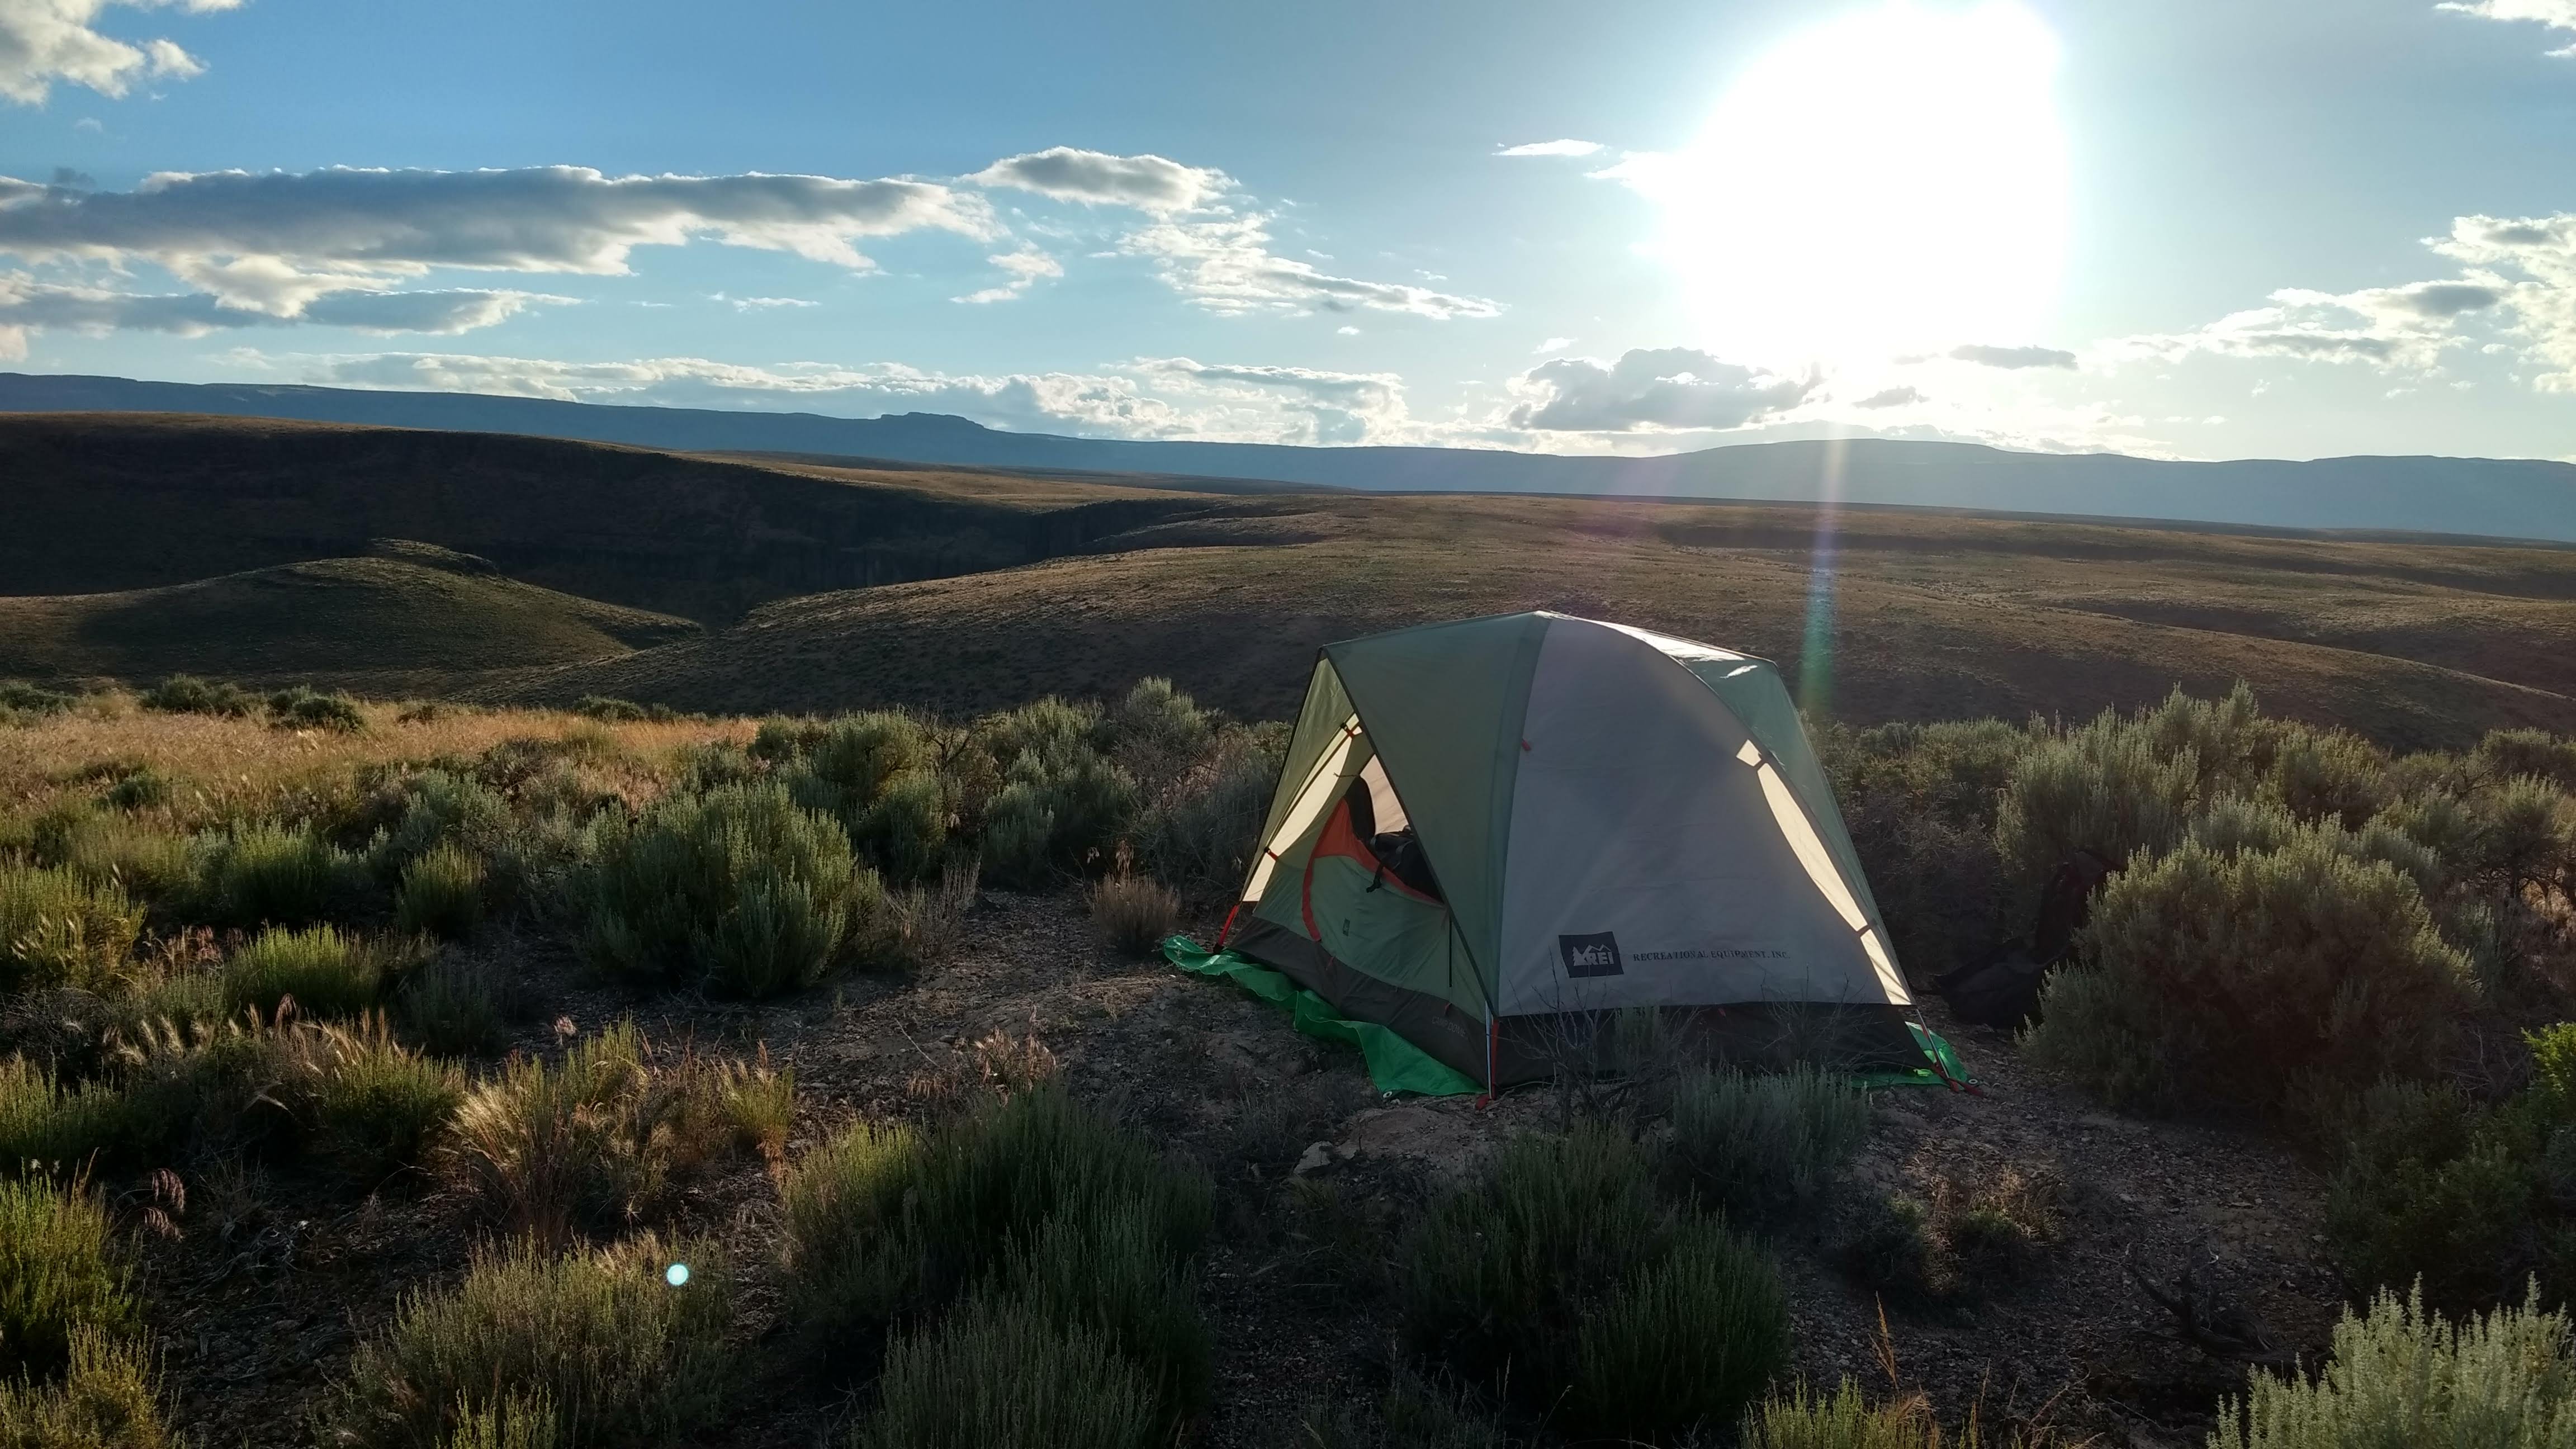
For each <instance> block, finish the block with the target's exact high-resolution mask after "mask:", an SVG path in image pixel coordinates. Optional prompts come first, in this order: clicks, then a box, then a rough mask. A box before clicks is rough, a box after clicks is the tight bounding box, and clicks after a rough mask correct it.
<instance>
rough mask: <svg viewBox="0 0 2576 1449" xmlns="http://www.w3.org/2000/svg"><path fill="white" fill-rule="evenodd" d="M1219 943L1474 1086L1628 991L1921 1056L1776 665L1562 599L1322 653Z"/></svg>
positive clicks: (1624, 999) (1763, 1032) (1904, 995)
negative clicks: (1584, 614) (1576, 613)
mask: <svg viewBox="0 0 2576 1449" xmlns="http://www.w3.org/2000/svg"><path fill="white" fill-rule="evenodd" d="M1223 944H1224V945H1225V946H1226V947H1228V948H1230V949H1231V950H1232V951H1234V952H1236V953H1238V954H1239V955H1242V956H1247V957H1251V958H1253V959H1255V960H1258V961H1261V962H1264V963H1266V964H1268V965H1270V966H1273V967H1275V968H1277V969H1278V970H1279V971H1281V972H1283V973H1284V974H1286V975H1287V976H1288V977H1289V978H1290V980H1292V981H1294V982H1295V983H1296V984H1297V985H1299V986H1302V987H1305V988H1306V989H1308V990H1311V991H1313V992H1314V993H1316V994H1317V995H1318V996H1321V997H1322V998H1323V999H1324V1001H1325V1002H1327V1003H1329V1004H1330V1005H1331V1006H1332V1007H1333V1008H1334V1009H1335V1010H1336V1011H1338V1012H1340V1013H1341V1014H1342V1015H1343V1016H1344V1017H1346V1018H1349V1019H1351V1020H1355V1021H1360V1022H1372V1023H1377V1024H1381V1025H1384V1026H1387V1027H1390V1028H1392V1029H1394V1030H1395V1031H1396V1032H1397V1033H1399V1034H1400V1035H1402V1036H1403V1037H1404V1038H1405V1039H1406V1040H1408V1041H1410V1042H1411V1043H1413V1044H1414V1045H1415V1046H1417V1047H1419V1048H1421V1049H1422V1050H1423V1051H1424V1052H1426V1053H1428V1054H1430V1055H1431V1056H1433V1057H1435V1058H1437V1059H1438V1060H1440V1061H1442V1062H1445V1063H1447V1064H1448V1065H1449V1066H1450V1067H1452V1068H1455V1069H1456V1070H1458V1071H1459V1072H1461V1073H1464V1074H1465V1075H1466V1076H1468V1077H1470V1078H1472V1079H1474V1080H1475V1081H1477V1082H1480V1083H1483V1084H1484V1085H1485V1086H1486V1087H1487V1088H1488V1089H1491V1088H1494V1087H1499V1086H1506V1085H1509V1084H1511V1083H1513V1082H1516V1081H1526V1080H1531V1079H1534V1078H1538V1077H1543V1076H1546V1075H1548V1074H1549V1072H1550V1071H1552V1070H1553V1069H1554V1068H1555V1066H1556V1065H1557V1064H1559V1063H1561V1062H1562V1061H1564V1060H1565V1052H1566V1049H1567V1046H1568V1043H1570V1042H1573V1043H1579V1042H1583V1041H1587V1040H1589V1039H1590V1033H1591V1031H1592V1028H1593V1026H1594V1025H1595V1024H1597V1023H1598V1022H1600V1021H1602V1020H1604V1019H1607V1017H1606V1014H1607V1013H1611V1012H1615V1011H1618V1010H1620V1009H1624V1008H1630V1007H1667V1008H1683V1009H1687V1014H1688V1017H1689V1019H1690V1020H1692V1021H1693V1022H1696V1023H1700V1024H1702V1025H1704V1026H1707V1027H1709V1028H1711V1029H1712V1030H1715V1031H1717V1032H1719V1033H1720V1034H1723V1035H1727V1036H1731V1037H1735V1038H1747V1037H1752V1038H1760V1037H1766V1036H1767V1037H1768V1038H1770V1039H1772V1040H1774V1041H1776V1040H1777V1039H1778V1038H1779V1037H1780V1036H1781V1035H1782V1034H1783V1033H1784V1032H1786V1031H1788V1030H1789V1029H1790V1024H1791V1023H1795V1024H1796V1029H1797V1030H1799V1031H1800V1032H1812V1031H1814V1030H1815V1029H1816V1028H1817V1027H1818V1024H1819V1023H1823V1024H1826V1025H1827V1027H1828V1029H1829V1030H1830V1031H1831V1032H1832V1038H1833V1045H1834V1047H1835V1049H1836V1051H1837V1053H1838V1054H1839V1055H1841V1056H1843V1057H1844V1059H1845V1060H1846V1061H1847V1062H1850V1063H1851V1064H1854V1065H1866V1066H1870V1067H1878V1068H1886V1069H1895V1070H1907V1069H1922V1068H1926V1067H1928V1066H1931V1065H1932V1063H1931V1062H1930V1061H1929V1060H1928V1059H1927V1058H1926V1056H1925V1055H1924V1052H1923V1050H1922V1048H1921V1047H1920V1046H1918V1045H1917V1043H1916V1040H1915V1037H1914V1035H1913V1033H1912V1032H1911V1031H1909V1030H1908V1027H1907V1020H1906V1018H1907V1016H1908V1015H1910V1012H1911V1008H1912V1004H1913V998H1912V996H1911V995H1910V994H1909V993H1908V991H1907V989H1906V984H1905V977H1904V974H1903V973H1902V972H1901V971H1899V970H1898V969H1897V965H1896V958H1895V954H1894V952H1893V951H1892V950H1891V948H1890V947H1889V945H1888V939H1887V928H1886V926H1885V924H1884V923H1883V922H1881V920H1880V919H1879V914H1878V907H1877V905H1876V903H1875V902H1873V901H1872V900H1871V899H1870V893H1869V884H1868V882H1867V881H1866V880H1864V879H1863V878H1862V874H1861V868H1860V861H1859V859H1858V857H1857V856H1856V855H1855V854H1854V853H1853V851H1852V845H1851V838H1850V836H1849V835H1848V834H1847V833H1846V832H1845V831H1844V829H1843V822H1842V817H1841V815H1840V813H1839V812H1838V811H1836V809H1835V808H1834V799H1833V792H1832V790H1831V788H1830V787H1829V786H1828V785H1827V783H1826V781H1825V775H1824V771H1823V770H1822V769H1821V768H1820V767H1819V766H1818V764H1817V762H1816V756H1815V751H1814V749H1813V748H1812V747H1811V746H1810V745H1809V744H1808V741H1807V735H1806V730H1805V728H1804V727H1803V726H1802V725H1801V724H1800V722H1799V719H1798V712H1797V709H1796V706H1795V705H1793V704H1792V703H1791V702H1790V699H1789V694H1788V691H1787V690H1786V689H1785V688H1783V687H1782V685H1781V682H1780V677H1779V673H1778V671H1776V670H1775V669H1774V668H1773V667H1772V666H1771V665H1770V664H1769V663H1768V662H1766V661H1764V660H1760V659H1756V658H1753V657H1752V656H1750V655H1746V654H1739V653H1735V652H1733V651H1731V650H1726V649H1717V648H1712V647H1710V646H1708V645H1705V644H1695V643H1692V642H1690V641H1689V640H1685V639H1675V638H1670V637H1668V636H1665V635H1661V634H1653V633H1649V632H1647V631H1645V630H1643V629H1633V628H1629V627H1626V626H1624V625H1619V624H1605V623H1600V622H1597V621H1595V620H1590V619H1577V618H1571V617H1569V616H1566V615H1563V614H1551V613H1533V614H1510V615H1504V616H1501V617H1497V618H1489V619H1469V620H1465V621H1462V622H1458V623H1450V624H1432V625H1426V626H1423V627H1420V628H1412V629H1399V630H1395V631H1393V632H1391V633H1385V634H1375V635H1371V636H1369V637H1367V638H1363V639H1353V640H1350V641H1347V642H1345V643H1340V644H1333V645H1329V646H1327V647H1326V648H1325V649H1324V651H1323V654H1322V657H1321V658H1320V659H1318V660H1317V661H1316V664H1315V673H1314V678H1313V680H1312V682H1311V683H1309V685H1308V686H1307V690H1306V702H1305V706H1304V708H1303V709H1302V710H1301V711H1300V713H1299V716H1298V720H1297V730H1296V734H1295V735H1294V736H1293V737H1292V738H1291V740H1290V742H1289V746H1288V755H1287V760H1286V764H1285V767H1284V769H1283V770H1282V771H1281V774H1280V779H1279V787H1278V790H1277V791H1276V793H1275V794H1274V796H1273V798H1272V800H1271V803H1270V812H1269V816H1268V819H1267V821H1266V822H1265V824H1264V825H1263V828H1262V834H1261V846H1260V849H1259V851H1258V852H1257V853H1256V854H1255V856H1254V859H1253V866H1252V871H1251V874H1250V878H1249V879H1248V880H1246V881H1245V883H1244V887H1243V890H1242V892H1241V898H1240V901H1239V903H1238V904H1237V906H1236V907H1235V909H1234V912H1233V914H1232V915H1231V916H1230V917H1229V918H1228V922H1227V934H1226V936H1225V938H1224V941H1223ZM1818 1008H1822V1010H1819V1009H1818ZM1810 1040H1811V1041H1812V1038H1810Z"/></svg>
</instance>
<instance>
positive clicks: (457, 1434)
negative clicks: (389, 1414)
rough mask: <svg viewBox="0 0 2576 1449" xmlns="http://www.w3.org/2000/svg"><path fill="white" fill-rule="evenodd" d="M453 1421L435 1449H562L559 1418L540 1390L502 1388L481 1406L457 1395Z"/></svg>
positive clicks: (464, 1396)
mask: <svg viewBox="0 0 2576 1449" xmlns="http://www.w3.org/2000/svg"><path fill="white" fill-rule="evenodd" d="M454 1422H455V1424H456V1428H455V1429H454V1431H452V1432H451V1433H449V1434H448V1436H447V1437H446V1438H444V1439H442V1440H440V1441H439V1443H438V1449H563V1446H564V1442H565V1440H564V1432H563V1420H562V1416H561V1415H558V1414H557V1413H556V1412H555V1406H554V1400H552V1399H550V1398H548V1397H547V1396H546V1395H545V1394H544V1393H543V1392H542V1391H540V1392H537V1393H533V1394H522V1393H519V1392H517V1391H515V1390H511V1389H503V1390H502V1391H501V1393H500V1396H499V1397H498V1398H495V1399H489V1400H486V1401H485V1402H484V1403H483V1404H481V1405H480V1406H477V1405H476V1404H475V1403H474V1401H473V1398H472V1396H471V1395H463V1394H460V1395H459V1396H458V1400H457V1406H456V1417H455V1420H454Z"/></svg>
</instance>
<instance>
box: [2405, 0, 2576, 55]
mask: <svg viewBox="0 0 2576 1449" xmlns="http://www.w3.org/2000/svg"><path fill="white" fill-rule="evenodd" d="M2433 8H2434V9H2436V10H2451V11H2456V12H2458V13H2459V14H2462V15H2475V16H2477V17H2478V18H2480V19H2482V20H2527V21H2531V22H2533V23H2534V24H2538V25H2545V26H2547V27H2549V28H2550V29H2552V30H2565V31H2576V0H2465V3H2445V4H2441V5H2436V6H2434V7H2433ZM2549 53H2550V54H2551V55H2555V56H2576V45H2568V46H2566V47H2564V48H2562V49H2559V50H2553V51H2551V52H2549Z"/></svg>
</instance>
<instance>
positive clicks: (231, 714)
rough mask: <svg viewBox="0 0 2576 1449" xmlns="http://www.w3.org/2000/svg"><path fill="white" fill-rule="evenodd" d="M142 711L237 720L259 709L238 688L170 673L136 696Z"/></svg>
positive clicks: (252, 699) (232, 685)
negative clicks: (150, 710) (214, 716)
mask: <svg viewBox="0 0 2576 1449" xmlns="http://www.w3.org/2000/svg"><path fill="white" fill-rule="evenodd" d="M138 699H139V702H140V703H141V704H142V706H143V707H144V708H145V709H152V710H160V711H162V712H164V713H167V714H211V715H220V716H225V717H228V718H233V719H239V718H241V717H243V716H245V715H248V714H249V713H250V712H251V711H253V710H255V709H257V708H259V701H258V700H257V699H255V698H253V697H252V696H251V695H250V694H249V693H248V692H247V691H245V690H244V689H243V688H242V687H241V686H240V685H237V684H228V683H214V682H209V681H207V680H203V679H199V678H198V677H197V676H195V675H193V674H173V675H171V676H170V677H169V678H167V679H164V680H162V681H161V682H160V683H159V684H156V685H154V686H153V687H152V688H150V689H147V690H145V691H143V693H142V694H141V695H140V696H138Z"/></svg>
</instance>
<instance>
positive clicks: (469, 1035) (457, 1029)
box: [394, 956, 524, 1056]
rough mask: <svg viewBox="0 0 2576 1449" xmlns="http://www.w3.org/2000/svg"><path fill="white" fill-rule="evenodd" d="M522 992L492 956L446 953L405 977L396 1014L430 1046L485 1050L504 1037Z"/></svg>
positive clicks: (455, 1051) (459, 1050) (463, 1051)
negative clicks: (484, 957)
mask: <svg viewBox="0 0 2576 1449" xmlns="http://www.w3.org/2000/svg"><path fill="white" fill-rule="evenodd" d="M523 994H524V993H523V992H522V991H521V990H520V989H519V987H518V986H517V984H516V983H515V982H513V981H511V980H510V979H509V978H508V977H507V976H506V975H505V974H504V973H503V970H502V968H501V967H500V965H499V964H498V963H496V962H493V961H490V960H487V959H479V958H472V957H458V956H446V957H442V958H440V959H438V960H434V961H432V962H430V963H429V964H427V965H425V966H423V967H421V968H420V969H419V970H417V971H414V972H412V973H410V974H409V975H408V976H406V977H405V978H404V980H403V985H402V991H401V994H400V995H398V996H397V997H396V998H395V1001H394V1016H395V1019H396V1020H397V1021H399V1022H400V1023H401V1024H402V1028H403V1031H404V1032H405V1033H406V1034H407V1035H409V1036H410V1037H411V1038H412V1039H413V1040H415V1041H418V1042H419V1043H421V1044H422V1045H423V1046H426V1047H427V1048H429V1049H430V1050H431V1051H434V1052H442V1053H445V1054H448V1055H451V1056H454V1055H464V1054H478V1055H479V1054H487V1053H490V1052H496V1051H499V1050H500V1049H501V1045H502V1043H503V1042H504V1041H506V1040H507V1039H508V1036H509V1021H510V1018H511V1017H512V1016H513V1015H514V1014H516V1011H517V1009H518V1007H519V1006H520V1004H521V997H522V996H523Z"/></svg>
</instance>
